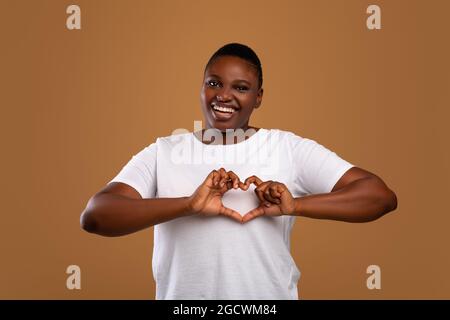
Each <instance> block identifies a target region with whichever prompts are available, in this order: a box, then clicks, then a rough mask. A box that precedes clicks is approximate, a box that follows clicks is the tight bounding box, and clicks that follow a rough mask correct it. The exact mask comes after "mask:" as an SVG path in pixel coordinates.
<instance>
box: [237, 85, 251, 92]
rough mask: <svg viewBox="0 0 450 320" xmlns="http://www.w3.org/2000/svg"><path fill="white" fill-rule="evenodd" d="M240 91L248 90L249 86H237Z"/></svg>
mask: <svg viewBox="0 0 450 320" xmlns="http://www.w3.org/2000/svg"><path fill="white" fill-rule="evenodd" d="M236 88H237V89H238V90H239V91H247V90H248V88H247V87H245V86H239V87H236Z"/></svg>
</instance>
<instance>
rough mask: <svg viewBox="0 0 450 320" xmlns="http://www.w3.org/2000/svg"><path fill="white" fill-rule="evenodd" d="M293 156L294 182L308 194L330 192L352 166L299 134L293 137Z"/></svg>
mask: <svg viewBox="0 0 450 320" xmlns="http://www.w3.org/2000/svg"><path fill="white" fill-rule="evenodd" d="M293 158H294V159H293V162H294V166H295V172H296V176H295V178H294V184H295V185H296V186H297V187H298V188H300V189H301V190H303V191H304V192H306V193H308V194H318V193H328V192H331V190H332V189H333V187H334V186H335V184H336V183H337V182H338V181H339V179H340V178H341V177H342V176H343V175H344V173H345V172H346V171H347V170H349V169H350V168H351V167H354V165H353V164H351V163H350V162H348V161H346V160H344V159H342V158H341V157H339V156H338V155H337V154H336V153H335V152H333V151H331V150H329V149H327V148H326V147H325V146H323V145H321V144H319V143H318V142H316V141H314V140H311V139H308V138H302V137H299V136H295V137H294V152H293Z"/></svg>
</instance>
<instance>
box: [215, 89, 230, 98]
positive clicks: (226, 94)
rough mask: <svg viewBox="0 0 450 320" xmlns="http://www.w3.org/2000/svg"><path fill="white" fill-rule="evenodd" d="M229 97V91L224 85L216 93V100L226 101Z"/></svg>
mask: <svg viewBox="0 0 450 320" xmlns="http://www.w3.org/2000/svg"><path fill="white" fill-rule="evenodd" d="M230 99H231V94H230V91H229V90H228V89H227V88H226V87H225V86H224V87H222V88H221V89H220V91H219V92H218V93H217V100H218V101H228V100H230Z"/></svg>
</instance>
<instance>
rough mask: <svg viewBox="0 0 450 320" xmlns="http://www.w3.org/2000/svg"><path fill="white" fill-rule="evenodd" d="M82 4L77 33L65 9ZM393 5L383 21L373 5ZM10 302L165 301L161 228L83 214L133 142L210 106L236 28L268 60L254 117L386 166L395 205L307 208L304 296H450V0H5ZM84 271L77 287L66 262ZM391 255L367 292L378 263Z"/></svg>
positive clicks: (189, 122) (5, 286)
mask: <svg viewBox="0 0 450 320" xmlns="http://www.w3.org/2000/svg"><path fill="white" fill-rule="evenodd" d="M70 4H77V5H79V6H80V8H81V30H68V29H67V28H66V19H67V16H68V14H67V13H66V8H67V7H68V6H69V5H70ZM370 4H377V5H379V6H380V8H381V24H382V28H381V30H368V28H367V27H366V19H367V17H368V16H369V14H367V13H366V9H367V7H368V6H369V5H370ZM1 10H2V13H3V14H2V16H1V18H0V43H1V59H0V70H1V72H0V81H1V82H0V91H1V94H0V105H1V117H0V119H1V126H0V130H1V132H0V133H1V134H0V136H1V148H2V156H1V167H0V168H1V170H2V174H1V177H2V179H1V181H2V183H1V198H2V203H1V205H2V209H1V224H0V225H1V232H0V252H1V255H0V257H1V258H0V259H1V260H0V298H2V299H122V298H123V299H154V296H155V284H154V280H153V276H152V271H151V255H152V248H153V247H152V246H153V229H152V228H150V229H147V230H144V231H141V232H138V233H136V234H132V235H128V236H124V237H119V238H104V237H100V236H97V235H92V234H88V233H86V232H84V231H83V230H81V228H80V225H79V218H80V213H81V212H82V210H83V209H84V207H85V205H86V203H87V201H88V199H89V197H91V196H92V195H93V194H94V193H95V192H97V191H98V190H100V189H101V188H102V187H103V186H104V185H105V184H106V183H107V182H108V181H109V180H110V179H112V178H113V177H114V176H115V175H116V174H117V173H118V172H119V170H120V169H121V168H122V167H123V166H124V165H125V164H126V163H127V162H128V160H129V159H130V158H131V157H132V155H133V154H136V153H137V152H139V151H140V150H142V149H143V148H144V147H146V146H148V145H149V144H151V143H152V142H154V141H155V139H156V138H157V137H159V136H167V135H170V134H171V133H172V131H173V130H175V129H177V128H186V129H188V130H191V131H192V130H193V124H194V120H203V117H202V113H201V110H200V102H199V98H200V97H199V94H200V87H201V83H202V76H203V69H204V66H205V64H206V62H207V60H208V59H209V57H210V56H211V55H212V54H213V53H214V52H215V50H217V49H218V48H219V47H221V46H222V45H224V44H226V43H229V42H240V43H244V44H247V45H249V46H250V47H252V48H253V49H254V50H255V51H256V52H257V54H258V55H259V57H260V58H261V61H262V66H263V76H264V85H263V87H264V90H265V92H264V97H263V102H262V106H261V107H260V108H259V109H258V110H257V111H256V112H255V113H254V115H253V116H252V119H251V123H250V124H251V125H253V126H257V127H263V128H278V129H282V130H288V131H292V132H294V133H296V134H298V135H300V136H303V137H307V138H310V139H314V140H316V141H318V142H319V143H321V144H323V145H324V146H326V147H327V148H329V149H331V150H333V151H335V152H336V153H337V154H338V155H340V156H341V157H342V158H344V159H346V160H348V161H349V162H351V163H353V164H355V165H357V166H359V167H361V168H364V169H367V170H369V171H371V172H373V173H375V174H377V175H379V176H380V177H381V178H382V179H383V180H384V181H385V182H386V183H387V185H388V186H389V187H390V188H391V189H393V190H394V191H395V192H396V194H397V197H398V209H397V210H396V211H395V212H393V213H390V214H388V215H386V216H385V217H383V218H381V219H380V220H377V221H374V222H371V223H365V224H350V223H343V222H337V221H324V220H313V219H307V218H298V219H297V221H296V223H295V226H294V228H293V231H292V239H291V241H292V254H293V256H294V258H295V261H296V263H297V265H298V267H299V268H300V270H301V272H302V277H301V278H300V282H299V295H300V297H301V298H303V299H397V298H401V299H418V298H421V299H431V298H437V299H441V298H447V299H448V298H450V280H449V277H448V270H449V269H450V258H449V251H448V244H449V240H450V236H449V233H448V226H449V223H450V216H449V210H448V205H447V200H448V198H449V197H448V191H449V188H448V181H449V178H450V174H449V163H450V161H449V160H450V159H449V143H448V138H449V136H450V135H449V133H450V130H449V126H448V119H449V115H450V112H449V106H450V90H449V89H450V88H449V87H450V76H449V75H450V63H449V60H448V57H449V56H450V45H449V41H448V39H449V31H450V26H449V24H448V12H449V11H450V2H448V1H445V0H442V1H439V0H434V1H425V0H422V1H406V0H397V1H380V0H377V1H363V0H348V1H331V0H330V1H323V0H321V1H318V0H308V1H300V0H295V1H286V0H279V1H261V0H257V1H256V0H252V1H236V0H228V1H223V2H220V1H219V2H217V1H204V0H196V1H182V0H177V1H174V0H170V1H144V0H141V1H137V0H136V1H125V0H122V1H118V0H117V1H106V0H103V1H100V0H99V1H86V0H76V1H56V0H54V1H50V0H46V1H45V0H41V1H23V0H20V1H2V6H1ZM69 265H78V266H79V267H80V268H81V290H68V289H67V288H66V278H67V277H68V275H67V274H66V268H67V266H69ZM369 265H378V266H380V268H381V286H382V287H381V289H380V290H369V289H368V288H367V287H366V279H367V277H368V276H369V275H368V274H367V273H366V269H367V267H368V266H369Z"/></svg>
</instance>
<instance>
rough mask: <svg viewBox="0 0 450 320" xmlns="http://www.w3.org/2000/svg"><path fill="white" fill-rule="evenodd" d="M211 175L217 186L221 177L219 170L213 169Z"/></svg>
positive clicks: (213, 183) (214, 184)
mask: <svg viewBox="0 0 450 320" xmlns="http://www.w3.org/2000/svg"><path fill="white" fill-rule="evenodd" d="M209 175H210V176H211V181H212V185H213V187H215V186H217V184H218V183H219V179H220V174H219V172H218V171H217V170H213V171H211V173H210V174H209ZM208 177H209V176H208Z"/></svg>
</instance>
